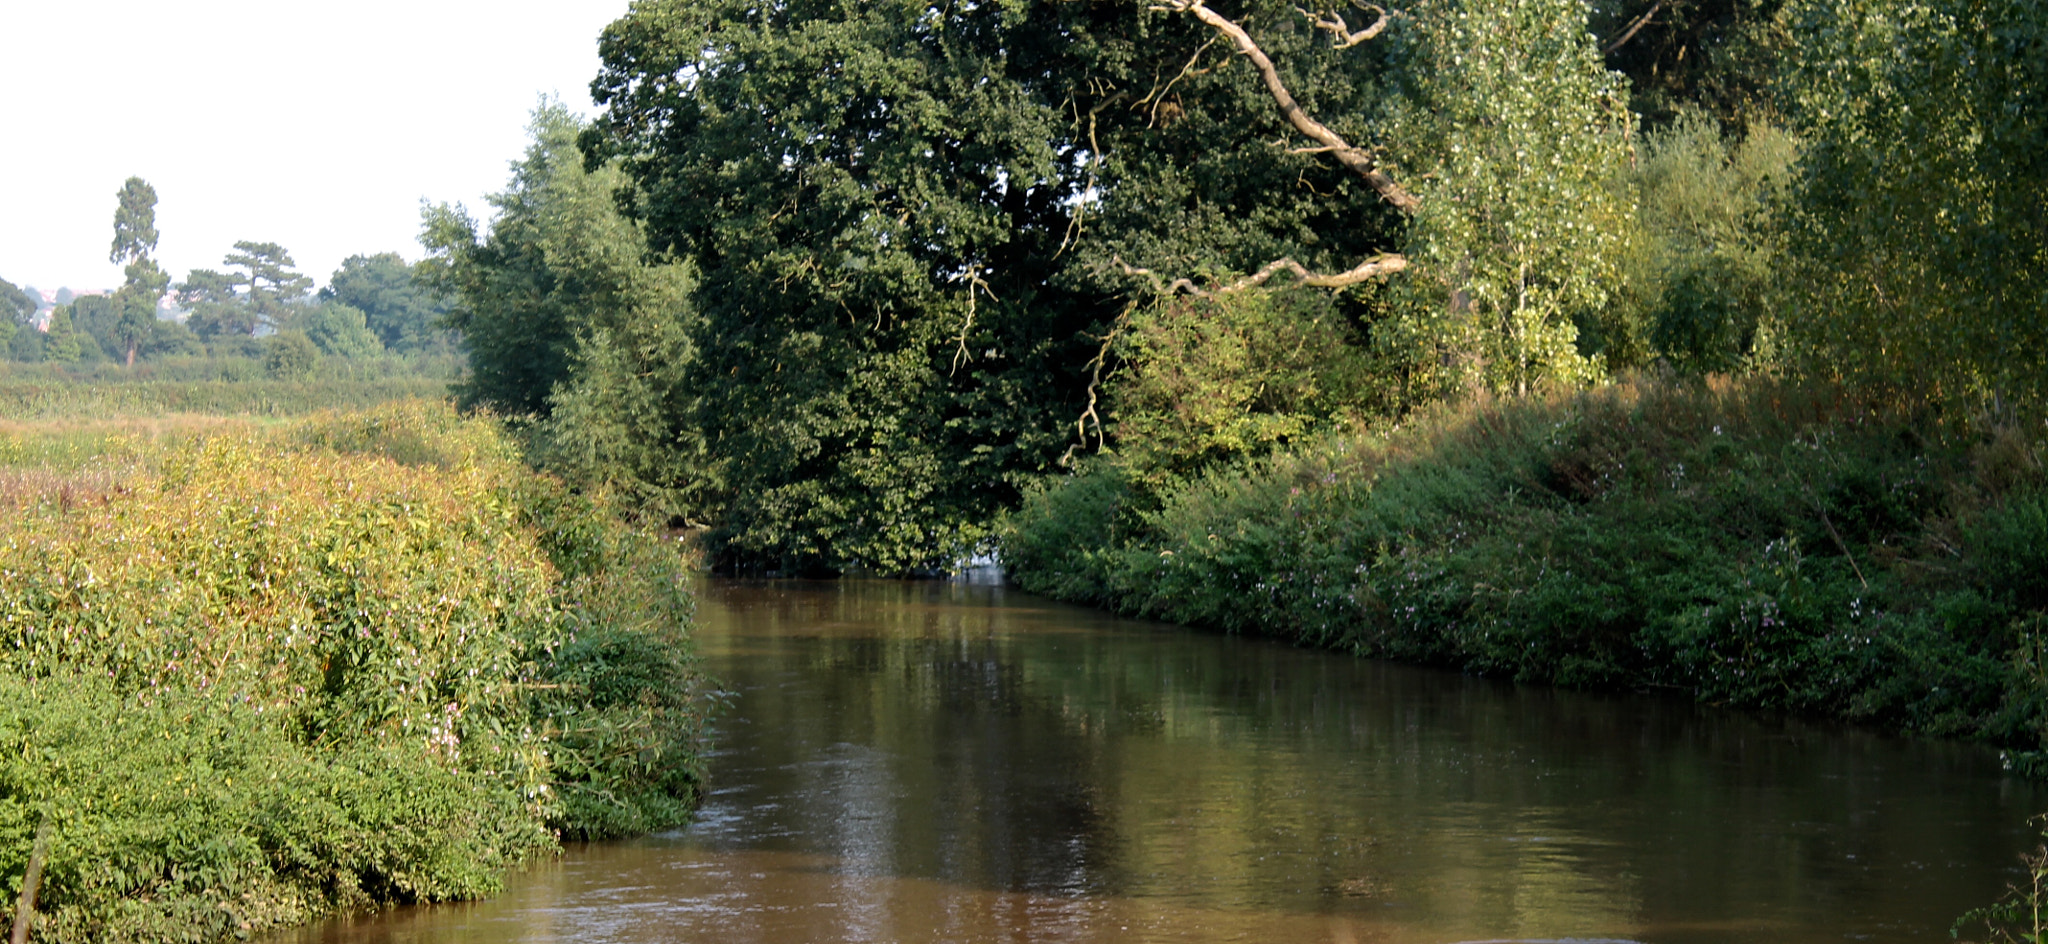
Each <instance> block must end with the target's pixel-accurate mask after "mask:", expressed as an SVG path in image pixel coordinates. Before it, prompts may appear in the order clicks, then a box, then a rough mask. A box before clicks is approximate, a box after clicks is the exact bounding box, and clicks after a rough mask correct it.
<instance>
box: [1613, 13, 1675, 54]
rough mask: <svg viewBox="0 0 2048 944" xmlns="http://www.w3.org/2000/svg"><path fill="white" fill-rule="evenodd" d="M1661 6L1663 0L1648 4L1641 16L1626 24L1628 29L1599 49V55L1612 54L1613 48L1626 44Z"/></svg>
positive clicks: (1647, 23)
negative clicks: (1648, 6)
mask: <svg viewBox="0 0 2048 944" xmlns="http://www.w3.org/2000/svg"><path fill="white" fill-rule="evenodd" d="M1663 6H1664V0H1657V2H1656V3H1652V4H1650V8H1649V9H1648V10H1644V11H1643V15H1642V16H1639V17H1636V20H1635V22H1633V23H1630V24H1629V25H1628V29H1626V30H1623V31H1622V34H1621V36H1620V37H1618V38H1617V39H1615V41H1614V42H1611V43H1608V44H1607V46H1606V48H1604V49H1601V50H1600V55H1602V56H1611V55H1613V54H1614V51H1615V50H1617V49H1620V48H1621V47H1623V46H1626V45H1628V41H1629V40H1631V39H1634V38H1636V33H1637V32H1638V31H1640V30H1641V29H1642V28H1643V27H1645V26H1648V25H1649V23H1650V17H1653V16H1656V15H1657V11H1658V10H1659V9H1661V8H1662V7H1663Z"/></svg>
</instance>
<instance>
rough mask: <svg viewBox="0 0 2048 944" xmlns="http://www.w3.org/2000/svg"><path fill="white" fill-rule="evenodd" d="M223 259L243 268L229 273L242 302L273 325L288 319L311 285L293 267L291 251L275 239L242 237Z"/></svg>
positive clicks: (235, 266)
mask: <svg viewBox="0 0 2048 944" xmlns="http://www.w3.org/2000/svg"><path fill="white" fill-rule="evenodd" d="M222 261H223V262H224V263H225V264H227V265H228V266H230V267H234V268H240V269H242V270H243V271H242V272H241V273H239V274H235V275H233V276H231V278H232V280H233V283H234V285H236V286H237V287H238V288H239V289H240V290H241V291H240V295H241V301H242V303H243V304H244V305H246V306H247V307H248V309H249V310H250V311H251V312H252V313H254V314H255V317H256V319H257V322H258V323H260V324H266V325H269V326H271V327H273V328H274V327H277V326H278V325H280V324H283V323H284V322H285V321H286V320H288V319H289V317H290V308H291V306H292V305H295V304H297V303H299V302H301V301H304V300H305V298H306V295H307V293H308V292H310V291H311V290H312V288H313V280H312V279H311V278H309V277H307V276H304V275H301V274H299V273H298V272H295V271H293V268H292V267H293V266H295V265H297V263H295V262H293V261H292V256H291V253H289V252H286V251H285V249H284V247H283V246H280V245H278V244H276V243H258V242H250V241H248V240H242V241H239V242H236V243H235V251H234V252H231V253H228V254H227V257H226V258H225V259H223V260H222Z"/></svg>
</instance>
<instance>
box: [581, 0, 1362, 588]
mask: <svg viewBox="0 0 2048 944" xmlns="http://www.w3.org/2000/svg"><path fill="white" fill-rule="evenodd" d="M1141 17H1142V11H1141V10H1140V9H1139V8H1137V7H1135V6H1124V5H1107V4H1086V5H1083V4H1049V3H1032V4H1017V3H1006V4H947V5H934V4H928V3H922V2H905V0H888V2H879V3H870V4H842V5H823V4H818V5H813V4H802V5H791V6H786V7H774V8H767V9H764V8H761V7H759V5H757V4H750V3H745V2H741V0H717V2H709V3H697V2H689V3H686V2H676V0H669V2H656V3H647V4H642V5H640V6H637V7H635V9H634V11H633V12H632V13H630V14H628V15H627V16H626V17H625V18H624V19H622V20H620V21H619V22H617V23H614V24H613V25H612V26H611V27H609V28H608V29H607V30H606V32H605V35H604V38H603V40H602V42H601V50H602V53H603V56H604V59H605V63H606V69H605V73H604V75H603V76H602V77H601V78H600V79H599V81H598V83H597V86H596V95H597V97H598V100H599V101H600V103H601V104H604V105H605V106H606V109H607V110H606V113H605V116H604V117H603V118H602V119H601V122H602V125H601V128H600V129H598V130H597V131H595V132H593V133H592V134H590V135H588V136H586V142H587V143H588V144H589V150H590V153H591V156H592V158H593V159H603V158H607V157H611V156H617V157H619V158H622V159H623V164H622V166H623V168H624V170H625V171H626V173H627V174H628V176H629V178H630V179H631V180H632V181H633V183H634V184H635V186H636V189H637V193H638V194H639V198H638V199H637V200H635V201H633V202H631V203H629V204H628V206H629V208H630V209H631V210H632V211H633V212H634V213H636V214H637V215H638V216H639V217H640V218H642V219H644V220H645V222H646V226H647V234H648V237H649V240H650V243H651V248H653V249H654V250H656V251H657V252H668V253H674V254H675V255H677V256H679V257H681V258H683V259H687V260H689V261H691V262H693V263H695V265H696V267H697V269H698V271H699V273H700V280H701V281H700V283H699V287H698V289H697V291H696V293H695V299H696V303H697V308H698V310H699V312H700V313H701V315H702V317H703V319H704V321H703V326H702V328H701V329H700V330H699V331H698V332H697V333H696V335H695V336H696V338H697V342H698V344H697V351H698V358H699V363H700V367H699V369H698V370H697V371H695V372H693V374H692V376H691V378H690V379H689V381H688V383H687V386H688V389H689V392H690V395H691V396H690V399H691V400H692V401H693V402H695V403H696V404H697V405H696V406H695V407H694V408H693V414H694V416H695V417H696V419H697V423H696V426H697V428H698V429H699V430H701V435H702V436H703V437H704V441H705V442H706V443H707V444H709V446H708V448H710V449H711V450H712V457H713V461H714V463H715V464H716V467H717V468H719V469H721V470H725V472H726V476H727V477H726V478H725V480H724V481H722V482H721V483H720V485H721V487H720V491H719V497H718V499H717V500H715V501H714V502H713V506H714V507H715V508H716V515H715V517H714V518H713V519H712V521H713V523H714V535H713V540H714V543H715V544H716V546H717V550H718V553H719V556H720V560H721V563H723V564H726V565H731V566H758V567H767V568H774V569H783V570H811V569H817V570H835V569H840V568H844V567H849V566H862V567H868V568H872V569H875V570H879V571H883V572H892V573H894V572H905V571H910V570H915V569H919V568H924V567H932V566H944V565H946V564H947V563H948V562H950V561H952V560H955V559H957V558H958V557H959V556H962V555H964V554H965V553H966V552H967V551H968V550H969V549H971V547H972V546H973V545H974V544H975V543H976V541H978V540H979V539H980V538H981V536H982V535H984V534H985V533H986V532H987V528H988V526H989V524H990V522H991V521H992V519H993V517H994V515H995V514H996V513H997V512H998V511H999V510H1000V509H1001V508H1002V507H1003V506H1004V505H1005V504H1007V503H1009V502H1010V501H1011V500H1012V499H1013V498H1014V495H1015V494H1016V491H1015V489H1016V487H1017V485H1018V484H1019V483H1021V482H1022V481H1023V479H1024V478H1026V477H1028V476H1030V475H1033V474H1036V473H1038V472H1039V471H1041V470H1043V469H1046V468H1048V467H1050V466H1051V465H1052V464H1053V463H1054V462H1056V461H1057V459H1058V457H1059V456H1060V455H1061V454H1062V452H1063V451H1065V448H1066V447H1067V445H1068V444H1069V441H1070V440H1071V437H1072V432H1071V430H1072V422H1073V418H1074V417H1076V416H1078V415H1080V414H1081V413H1082V411H1083V410H1084V409H1085V406H1086V397H1087V396H1088V383H1089V378H1090V376H1091V368H1090V366H1089V364H1090V361H1091V360H1092V359H1093V358H1094V356H1095V355H1096V353H1097V351H1098V350H1099V349H1100V335H1101V334H1102V333H1104V332H1105V331H1106V329H1107V326H1108V324H1109V323H1110V322H1111V321H1112V320H1114V318H1115V317H1116V315H1117V313H1118V311H1119V310H1120V308H1121V304H1122V302H1121V299H1120V298H1118V297H1117V296H1118V295H1119V294H1120V293H1121V291H1122V290H1123V287H1124V286H1123V280H1122V279H1121V277H1120V276H1113V275H1110V274H1108V273H1098V272H1095V271H1093V269H1092V267H1093V266H1094V265H1095V264H1096V263H1098V262H1100V263H1103V264H1106V263H1107V261H1108V260H1107V259H1106V258H1100V259H1098V258H1097V257H1096V255H1095V254H1094V253H1093V252H1089V253H1087V254H1084V253H1083V251H1082V249H1083V247H1082V244H1081V242H1080V241H1079V237H1080V236H1081V235H1082V234H1083V233H1093V232H1096V231H1097V229H1092V228H1091V227H1096V226H1097V224H1096V218H1095V217H1094V215H1093V213H1092V210H1090V209H1089V208H1088V204H1089V201H1090V200H1091V199H1092V194H1096V193H1103V192H1107V191H1108V190H1109V189H1111V188H1114V187H1116V186H1117V185H1116V184H1114V183H1111V182H1109V181H1107V180H1106V179H1105V178H1104V177H1103V174H1102V171H1103V170H1104V168H1103V167H1102V166H1100V163H1099V161H1097V160H1096V158H1097V157H1099V155H1100V154H1101V153H1102V152H1103V151H1104V150H1105V149H1108V148H1112V147H1115V146H1117V145H1111V144H1101V143H1099V142H1102V141H1117V142H1121V141H1123V140H1125V137H1124V135H1125V133H1126V132H1128V131H1131V130H1135V129H1141V128H1143V127H1144V126H1145V125H1146V124H1147V123H1148V122H1149V121H1150V120H1151V118H1150V117H1148V115H1152V114H1156V113H1157V112H1156V110H1148V106H1147V105H1144V104H1140V98H1141V96H1143V95H1144V94H1145V90H1146V88H1148V87H1152V88H1154V89H1155V90H1156V88H1157V86H1155V85H1154V84H1153V80H1154V79H1155V78H1157V79H1158V81H1159V82H1164V81H1165V77H1170V76H1172V75H1173V72H1174V70H1178V69H1179V68H1180V66H1181V64H1182V63H1181V62H1180V61H1174V62H1172V63H1171V65H1170V67H1169V66H1168V64H1167V62H1166V59H1167V58H1168V55H1167V54H1162V53H1161V52H1159V51H1158V50H1156V49H1154V48H1152V46H1151V44H1150V43H1146V42H1134V41H1132V37H1133V36H1135V35H1136V32H1135V29H1134V27H1135V26H1136V24H1137V22H1138V20H1139V19H1140V18H1141ZM1168 32H1170V33H1171V32H1173V31H1172V30H1171V29H1169V30H1168ZM1183 32H1184V31H1183ZM1180 58H1182V59H1184V58H1185V56H1184V54H1183V55H1182V56H1181V57H1180ZM1109 71H1113V72H1114V73H1115V74H1114V77H1113V79H1112V77H1110V76H1108V75H1106V74H1105V73H1106V72H1109ZM679 76H681V77H685V78H684V79H682V80H680V81H679V80H678V79H677V77H679ZM770 76H772V77H773V78H772V79H771V80H769V81H765V82H764V81H761V77H770ZM1197 84H1198V85H1201V87H1202V88H1204V89H1207V88H1209V87H1210V86H1209V85H1207V84H1202V83H1197ZM1091 131H1092V132H1094V140H1095V142H1097V143H1091ZM1188 133H1189V134H1190V135H1195V136H1197V138H1198V139H1199V135H1200V131H1199V130H1191V131H1189V132H1188ZM1251 137H1252V133H1251V132H1235V133H1231V134H1228V135H1225V136H1222V137H1220V138H1219V137H1216V136H1211V138H1210V139H1209V140H1207V141H1204V142H1203V143H1202V144H1201V146H1202V147H1203V148H1204V149H1205V150H1208V151H1211V152H1215V151H1229V150H1232V149H1235V148H1240V147H1245V146H1246V145H1247V142H1248V139H1250V138H1251ZM1254 147H1255V149H1256V150H1258V151H1259V153H1261V154H1263V153H1264V148H1263V144H1262V143H1261V144H1259V145H1255V146H1254ZM1284 162H1287V159H1284V158H1283V163H1284ZM1130 166H1131V167H1132V169H1133V171H1134V173H1133V175H1132V176H1133V179H1143V180H1146V181H1147V182H1151V181H1152V178H1150V177H1147V176H1146V174H1144V173H1143V172H1142V166H1141V165H1140V164H1137V163H1132V164H1131V165H1130ZM1257 166H1258V168H1259V169H1260V170H1261V171H1265V170H1269V169H1271V164H1270V162H1266V163H1259V164H1258V165H1257ZM1313 176H1314V175H1311V177H1313ZM1273 177H1274V178H1275V181H1274V182H1275V183H1278V182H1279V181H1283V180H1284V181H1289V182H1291V181H1294V180H1296V179H1298V177H1299V174H1298V168H1289V169H1288V172H1287V173H1286V174H1284V175H1283V174H1281V173H1278V172H1275V173H1274V174H1273ZM1091 178H1094V179H1096V180H1097V181H1098V182H1100V183H1101V184H1102V185H1103V186H1102V187H1101V188H1099V189H1096V190H1091V186H1090V181H1091ZM1178 183H1179V182H1178V181H1175V182H1172V183H1165V184H1161V185H1160V186H1158V187H1157V188H1156V189H1155V190H1154V191H1153V194H1154V195H1155V198H1156V203H1157V204H1158V205H1160V206H1162V207H1166V208H1170V209H1172V210H1173V211H1174V212H1175V213H1180V212H1181V211H1182V208H1181V206H1180V202H1181V199H1182V194H1184V193H1185V190H1184V189H1183V190H1178V191H1176V190H1174V189H1173V188H1174V187H1175V186H1177V185H1178ZM1260 183H1261V184H1263V183H1264V182H1263V181H1261V182H1260ZM1249 189H1250V188H1247V190H1249ZM1261 189H1264V190H1265V191H1266V192H1268V193H1270V192H1274V188H1265V187H1262V188H1261ZM1281 192H1283V193H1284V192H1285V191H1281ZM1210 215H1213V216H1214V217H1215V221H1216V223H1217V225H1216V226H1215V227H1213V228H1210V229H1202V228H1190V227H1186V226H1176V225H1174V224H1175V222H1177V220H1176V219H1175V218H1174V217H1172V216H1167V217H1165V218H1164V219H1163V221H1162V220H1161V219H1158V218H1154V219H1145V220H1144V221H1143V226H1144V227H1145V228H1146V230H1147V232H1146V233H1145V234H1144V235H1138V234H1132V237H1133V238H1132V242H1133V243H1142V244H1143V246H1142V248H1143V249H1145V250H1148V251H1152V252H1156V253H1158V255H1160V256H1162V257H1164V256H1167V255H1169V254H1173V253H1185V254H1186V255H1188V256H1191V257H1194V258H1199V259H1202V260H1204V261H1208V260H1211V259H1214V258H1216V256H1217V255H1219V250H1218V246H1217V245H1216V244H1227V243H1229V242H1230V241H1232V240H1234V241H1235V242H1236V243H1237V245H1236V246H1230V247H1228V248H1226V249H1223V250H1222V252H1221V254H1223V255H1226V256H1229V257H1235V256H1238V255H1242V254H1248V253H1249V252H1256V251H1260V250H1261V249H1263V248H1265V247H1268V246H1273V245H1275V244H1276V243H1277V244H1282V245H1286V246H1289V247H1290V248H1291V247H1292V246H1295V245H1299V243H1300V239H1299V237H1300V235H1301V233H1300V227H1299V226H1298V225H1297V221H1296V220H1289V219H1280V218H1278V215H1277V214H1275V215H1269V216H1260V215H1258V214H1253V213H1245V214H1230V213H1222V212H1218V213H1213V214H1210ZM1126 219H1129V220H1134V221H1135V220H1138V219H1140V216H1139V215H1138V214H1132V215H1131V216H1130V217H1127V218H1126ZM1356 238H1357V237H1356V236H1354V235H1351V234H1349V233H1347V234H1343V235H1339V236H1337V238H1336V240H1335V241H1336V242H1337V243H1338V244H1339V245H1340V246H1341V245H1345V244H1348V243H1350V242H1352V241H1353V240H1354V239H1356ZM1204 240H1210V241H1211V242H1209V243H1206V244H1205V243H1204V242H1203V241H1204ZM1090 248H1091V249H1092V248H1093V247H1092V246H1091V247H1090ZM1134 257H1135V258H1138V259H1140V260H1141V261H1143V260H1147V259H1151V258H1153V257H1152V256H1150V255H1136V254H1134ZM1091 334H1092V335H1094V336H1095V337H1090V336H1089V335H1091Z"/></svg>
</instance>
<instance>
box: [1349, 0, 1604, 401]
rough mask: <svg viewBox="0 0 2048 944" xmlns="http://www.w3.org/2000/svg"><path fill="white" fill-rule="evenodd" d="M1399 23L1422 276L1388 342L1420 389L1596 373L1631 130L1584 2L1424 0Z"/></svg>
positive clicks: (1399, 157) (1399, 113) (1407, 171)
mask: <svg viewBox="0 0 2048 944" xmlns="http://www.w3.org/2000/svg"><path fill="white" fill-rule="evenodd" d="M1404 22H1405V23H1407V24H1409V25H1407V26H1406V27H1405V28H1404V29H1402V30H1399V31H1397V32H1395V34H1394V37H1395V39H1396V40H1397V41H1398V43H1399V46H1398V51H1397V52H1395V53H1393V55H1395V56H1397V57H1398V58H1399V60H1400V61H1402V62H1403V63H1404V64H1405V67H1406V68H1405V70H1404V79H1405V82H1404V85H1403V92H1404V93H1405V94H1404V95H1403V96H1401V98H1400V99H1399V100H1398V102H1397V103H1396V106H1395V107H1396V111H1395V114H1394V116H1393V121H1392V124H1393V127H1394V130H1393V131H1390V132H1389V136H1390V139H1391V141H1392V149H1393V151H1394V154H1395V155H1396V158H1395V160H1394V161H1393V162H1392V163H1393V164H1394V166H1395V167H1396V168H1397V169H1398V171H1399V172H1400V173H1403V174H1404V175H1405V176H1408V177H1412V178H1414V179H1417V180H1421V181H1426V182H1427V183H1426V185H1424V186H1419V187H1418V194H1417V195H1418V196H1419V197H1420V198H1421V199H1422V201H1423V204H1422V210H1421V211H1420V212H1419V213H1418V215H1417V217H1416V222H1415V231H1414V233H1413V234H1412V236H1411V237H1410V238H1411V241H1412V246H1413V248H1412V250H1411V255H1413V256H1414V257H1415V258H1416V259H1417V260H1418V261H1419V263H1420V266H1421V272H1422V273H1423V274H1422V275H1421V276H1420V278H1419V279H1411V280H1404V281H1402V282H1399V283H1397V285H1398V287H1399V289H1400V290H1401V291H1402V292H1403V293H1404V294H1405V295H1406V296H1408V297H1407V298H1406V299H1405V304H1403V305H1402V307H1401V311H1400V315H1399V316H1398V317H1397V319H1396V320H1395V321H1394V323H1393V324H1391V325H1389V326H1388V327H1387V329H1386V330H1385V331H1384V332H1383V341H1382V343H1383V344H1385V345H1387V346H1389V347H1392V348H1393V349H1395V350H1396V351H1398V352H1399V354H1400V355H1401V356H1403V357H1404V359H1406V360H1407V362H1408V364H1407V371H1408V374H1409V376H1410V378H1411V380H1410V381H1409V382H1410V384H1411V385H1412V386H1413V387H1414V388H1416V392H1417V393H1418V394H1420V396H1419V397H1415V399H1420V400H1427V399H1432V398H1434V397H1435V396H1440V395H1443V394H1448V393H1454V392H1457V391H1460V390H1464V389H1467V388H1470V387H1475V386H1477V387H1483V388H1485V389H1487V390H1492V391H1513V392H1517V393H1520V392H1526V391H1528V390H1529V389H1531V388H1532V387H1533V386H1535V385H1538V384H1542V383H1546V382H1561V383H1564V384H1581V383H1584V382H1587V381H1590V380H1594V379H1597V378H1598V377H1600V376H1601V374H1602V373H1603V371H1604V359H1603V358H1602V357H1600V355H1599V354H1598V352H1590V351H1582V350H1581V349H1580V345H1579V343H1578V342H1579V339H1580V336H1581V334H1582V330H1581V325H1582V324H1588V323H1591V322H1595V321H1597V320H1598V318H1599V316H1600V315H1601V313H1602V312H1603V310H1605V309H1606V308H1607V306H1608V303H1609V301H1610V294H1611V292H1612V291H1613V289H1614V287H1615V286H1616V285H1617V284H1618V283H1619V281H1620V279H1619V275H1620V272H1619V266H1620V263H1621V261H1622V258H1623V257H1624V256H1625V254H1626V252H1627V240H1628V239H1629V238H1630V236H1631V234H1632V233H1633V229H1634V227H1633V219H1632V216H1633V212H1632V207H1631V205H1630V202H1629V201H1628V200H1627V199H1625V197H1624V195H1623V194H1621V193H1620V192H1618V191H1617V184H1618V183H1619V182H1620V179H1621V174H1622V168H1623V167H1624V164H1625V161H1626V160H1627V158H1628V147H1629V135H1630V131H1631V128H1630V117H1629V113H1628V110H1627V106H1626V103H1625V102H1624V100H1623V97H1622V96H1623V91H1622V89H1621V87H1620V85H1619V84H1618V83H1617V82H1616V81H1615V76H1614V75H1613V74H1612V73H1609V72H1607V71H1606V70H1605V69H1604V68H1603V67H1602V66H1601V64H1600V62H1599V58H1598V56H1597V55H1596V53H1595V50H1594V49H1593V47H1592V42H1591V39H1590V37H1589V35H1588V34H1587V32H1586V30H1585V7H1584V5H1583V4H1582V3H1579V2H1576V0H1517V2H1512V3H1472V4H1465V3H1455V2H1448V3H1420V4H1416V5H1415V6H1414V7H1413V11H1412V13H1411V15H1410V17H1409V18H1407V19H1405V20H1404ZM1610 333H1612V332H1610Z"/></svg>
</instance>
